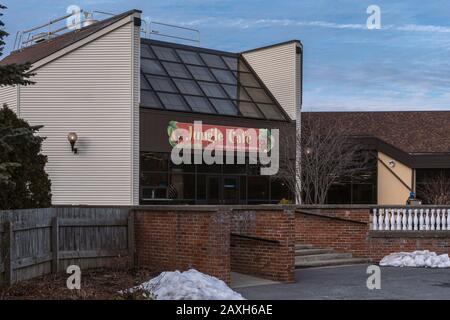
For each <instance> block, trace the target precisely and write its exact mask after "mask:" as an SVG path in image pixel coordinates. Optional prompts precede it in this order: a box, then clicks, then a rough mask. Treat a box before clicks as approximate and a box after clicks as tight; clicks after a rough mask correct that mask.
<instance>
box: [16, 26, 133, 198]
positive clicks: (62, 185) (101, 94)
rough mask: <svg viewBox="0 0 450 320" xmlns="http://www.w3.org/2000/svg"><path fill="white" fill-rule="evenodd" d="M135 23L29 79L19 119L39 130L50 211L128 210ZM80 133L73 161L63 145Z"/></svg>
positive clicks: (131, 161) (61, 58) (59, 59)
mask: <svg viewBox="0 0 450 320" xmlns="http://www.w3.org/2000/svg"><path fill="white" fill-rule="evenodd" d="M132 29H134V26H133V23H132V22H131V21H130V22H128V23H127V24H125V25H122V26H121V27H119V28H117V29H115V30H113V31H111V32H109V33H107V34H105V35H103V36H102V37H100V38H97V39H95V40H93V41H92V42H89V43H87V44H85V45H84V46H81V47H79V48H77V49H76V50H74V51H72V52H70V53H68V54H66V55H63V56H61V57H59V58H57V59H55V60H53V61H51V62H49V63H47V64H45V65H43V66H42V67H39V68H37V69H36V70H34V72H36V73H37V75H36V76H35V78H34V81H35V82H36V84H35V85H33V86H29V87H22V88H21V97H20V102H21V106H20V116H22V117H24V118H25V119H26V120H28V121H30V123H31V124H35V125H37V124H42V125H44V128H43V129H41V135H42V136H45V137H47V139H46V140H45V142H44V145H43V152H44V153H45V154H46V155H47V156H48V164H47V167H46V170H47V172H48V174H49V175H50V178H51V181H52V194H53V198H52V201H53V204H57V205H58V204H89V205H129V204H133V198H134V195H133V192H132V190H133V181H132V180H133V179H132V177H133V175H134V172H133V170H134V168H133V158H132V157H133V152H134V150H133V147H132V146H133V143H132V142H133V140H134V139H135V137H136V135H135V134H134V133H133V128H132V124H133V123H134V122H135V121H136V119H133V114H134V113H135V112H136V110H135V109H133V107H134V106H133V99H134V98H133V70H132V62H131V61H132V53H133V39H132V35H133V30H132ZM72 131H73V132H76V133H77V134H78V142H77V145H76V147H77V148H78V154H73V153H72V152H71V150H70V145H69V143H68V141H67V134H68V133H69V132H72Z"/></svg>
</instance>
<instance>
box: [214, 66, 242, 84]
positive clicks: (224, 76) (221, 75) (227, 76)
mask: <svg viewBox="0 0 450 320" xmlns="http://www.w3.org/2000/svg"><path fill="white" fill-rule="evenodd" d="M211 71H212V73H214V76H215V77H216V78H217V81H219V82H221V83H228V84H236V83H237V81H236V78H235V77H234V76H233V74H232V73H231V72H230V71H227V70H220V69H211Z"/></svg>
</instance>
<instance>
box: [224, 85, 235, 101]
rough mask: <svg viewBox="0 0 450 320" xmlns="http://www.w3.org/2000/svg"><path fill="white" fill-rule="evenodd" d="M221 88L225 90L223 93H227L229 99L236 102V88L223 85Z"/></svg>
mask: <svg viewBox="0 0 450 320" xmlns="http://www.w3.org/2000/svg"><path fill="white" fill-rule="evenodd" d="M222 87H223V88H224V89H225V91H226V92H227V94H228V96H229V97H230V98H231V99H233V100H236V99H237V98H238V87H237V86H232V85H228V84H223V85H222Z"/></svg>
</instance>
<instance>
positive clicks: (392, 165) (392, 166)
mask: <svg viewBox="0 0 450 320" xmlns="http://www.w3.org/2000/svg"><path fill="white" fill-rule="evenodd" d="M388 164H389V167H391V168H394V167H395V161H394V160H389V162H388Z"/></svg>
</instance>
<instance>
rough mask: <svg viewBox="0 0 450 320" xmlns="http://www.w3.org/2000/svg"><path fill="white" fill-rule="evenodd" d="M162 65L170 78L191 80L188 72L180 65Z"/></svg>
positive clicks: (171, 63)
mask: <svg viewBox="0 0 450 320" xmlns="http://www.w3.org/2000/svg"><path fill="white" fill-rule="evenodd" d="M162 64H163V66H164V68H166V70H167V73H168V74H169V75H170V76H172V77H179V78H191V76H190V75H189V72H188V71H187V70H186V68H185V67H184V65H182V64H181V63H173V62H163V63H162Z"/></svg>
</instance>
